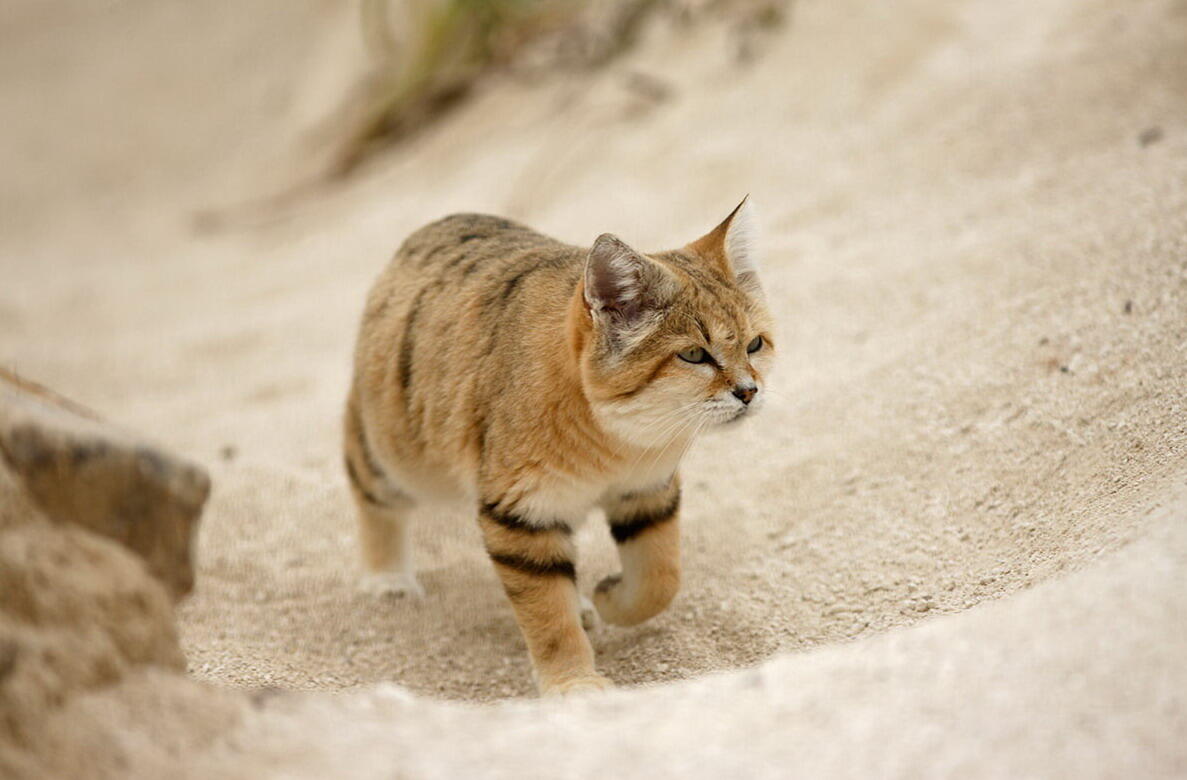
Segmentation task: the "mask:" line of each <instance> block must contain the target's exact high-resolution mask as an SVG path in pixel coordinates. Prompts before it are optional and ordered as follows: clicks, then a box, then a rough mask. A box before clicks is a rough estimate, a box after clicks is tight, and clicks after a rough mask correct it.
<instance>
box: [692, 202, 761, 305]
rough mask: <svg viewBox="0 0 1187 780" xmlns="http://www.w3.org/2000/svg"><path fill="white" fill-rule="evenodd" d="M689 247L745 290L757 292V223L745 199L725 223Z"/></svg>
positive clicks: (752, 208) (752, 210)
mask: <svg viewBox="0 0 1187 780" xmlns="http://www.w3.org/2000/svg"><path fill="white" fill-rule="evenodd" d="M689 247H690V248H691V249H692V250H693V251H695V252H696V253H697V254H698V255H700V256H701V257H703V258H705V259H706V260H708V261H709V262H712V263H716V264H717V266H718V267H719V268H720V269H721V270H722V271H724V272H725V273H727V274H732V275H733V276H734V277H736V278H737V280H738V284H739V285H740V286H741V287H743V288H746V289H751V288H752V289H754V290H758V289H759V281H758V223H757V220H756V218H755V215H754V207H753V206H752V205H751V203H750V196H749V195H747V196H746V197H745V198H743V199H742V202H741V203H739V204H738V205H737V207H736V208H735V209H734V210H733V211H731V212H730V215H729V216H728V217H726V218H725V220H724V221H723V222H722V223H721V224H720V225H718V226H717V227H715V228H713V229H712V230H711V231H709V232H708V233H707V234H705V235H704V236H701V237H700V238H698V239H697V240H696V241H693V242H692V243H691V244H690V245H689Z"/></svg>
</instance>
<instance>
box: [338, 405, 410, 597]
mask: <svg viewBox="0 0 1187 780" xmlns="http://www.w3.org/2000/svg"><path fill="white" fill-rule="evenodd" d="M345 461H346V476H347V479H348V480H349V482H350V492H351V495H353V496H354V500H355V504H356V505H357V506H358V515H359V544H360V547H361V552H362V555H363V566H364V568H365V573H364V575H363V582H362V584H363V588H364V589H365V590H367V591H369V592H371V593H374V594H376V595H394V596H404V595H407V596H413V597H416V598H420V597H423V596H424V588H422V587H421V586H420V583H419V582H418V581H417V579H416V570H415V568H414V567H413V562H412V545H411V539H410V535H411V534H410V528H409V523H408V517H409V515H410V514H411V512H412V508H413V506H414V502H413V500H412V499H411V498H410V497H409V496H407V495H405V494H404V493H402V492H401V491H400V490H398V489H397V488H395V487H394V486H392V484H391V481H390V480H389V479H387V477H386V476H385V475H384V473H383V471H382V469H381V467H380V466H379V464H378V463H376V461H375V457H374V456H373V455H372V454H371V451H370V449H369V448H368V446H367V439H366V436H365V435H364V433H363V430H362V427H361V426H360V425H359V421H358V415H357V413H356V412H355V408H354V406H353V404H352V405H350V406H349V407H348V408H347V413H346V456H345Z"/></svg>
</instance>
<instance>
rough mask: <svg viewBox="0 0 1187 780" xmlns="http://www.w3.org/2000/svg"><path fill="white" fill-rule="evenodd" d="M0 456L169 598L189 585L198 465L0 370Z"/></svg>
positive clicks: (199, 490) (201, 493) (39, 496)
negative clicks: (133, 558) (119, 548)
mask: <svg viewBox="0 0 1187 780" xmlns="http://www.w3.org/2000/svg"><path fill="white" fill-rule="evenodd" d="M0 457H2V458H3V461H4V463H5V464H7V466H8V467H9V468H10V469H11V470H12V472H13V473H14V474H15V475H17V477H18V478H19V480H20V481H21V482H22V484H23V486H24V488H25V490H26V491H27V492H28V494H29V496H30V497H31V498H32V499H33V502H34V503H35V504H36V505H37V506H38V507H39V508H40V509H41V510H42V511H43V512H44V513H45V514H46V515H47V516H48V517H49V518H50V519H51V520H54V521H56V522H59V523H74V524H76V525H79V526H81V527H83V528H86V529H88V530H91V531H94V532H95V533H98V534H101V535H103V536H106V537H108V538H110V539H114V540H116V541H118V542H120V543H121V544H123V545H124V546H126V547H127V548H128V549H130V550H132V551H133V552H135V553H137V554H138V555H140V557H141V558H143V559H144V561H145V563H146V564H147V566H148V569H149V571H150V572H152V574H153V575H154V576H156V577H157V578H158V579H159V580H161V582H163V583H164V584H165V585H166V587H167V588H168V589H169V591H170V593H171V594H172V595H173V597H174V599H179V598H181V597H183V596H185V595H186V594H187V593H189V592H190V590H191V589H192V588H193V584H194V567H193V540H194V536H195V531H196V528H197V523H198V518H199V516H200V515H201V512H202V506H203V504H204V503H205V502H206V497H207V496H208V495H209V493H210V479H209V478H208V477H207V475H206V473H205V471H203V470H202V469H201V468H199V467H198V466H195V465H193V464H190V463H187V462H185V461H183V460H181V459H179V458H177V457H174V456H172V455H169V454H167V453H165V452H163V451H161V450H159V449H157V448H155V447H153V446H151V445H148V444H145V443H143V442H141V441H138V440H136V439H135V438H134V437H132V436H130V435H128V434H125V433H123V432H122V431H119V430H117V429H115V428H113V427H112V426H109V425H107V424H104V423H102V422H100V421H99V420H98V418H97V417H96V416H95V415H94V414H93V413H92V412H90V411H88V410H86V409H84V408H83V407H80V406H78V405H77V404H74V403H72V402H70V401H68V400H66V399H64V398H61V397H60V396H57V395H56V394H54V393H53V392H52V391H50V390H48V389H46V388H43V387H40V386H38V385H35V384H33V383H31V382H28V381H26V380H22V379H19V378H17V377H16V376H14V375H12V374H9V373H7V372H4V371H2V370H0Z"/></svg>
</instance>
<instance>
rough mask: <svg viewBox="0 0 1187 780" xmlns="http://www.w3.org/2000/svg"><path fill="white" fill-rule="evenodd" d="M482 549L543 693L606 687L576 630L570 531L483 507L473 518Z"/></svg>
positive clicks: (586, 642) (579, 630) (577, 616)
mask: <svg viewBox="0 0 1187 780" xmlns="http://www.w3.org/2000/svg"><path fill="white" fill-rule="evenodd" d="M478 522H479V524H480V525H481V527H482V535H483V538H484V539H485V541H486V550H487V552H488V553H489V554H490V558H491V561H492V562H493V563H494V566H495V571H496V572H497V573H498V575H499V578H500V579H501V580H502V582H503V590H504V591H505V592H506V593H507V598H508V599H509V600H510V601H511V606H512V608H513V609H514V610H515V619H516V621H517V622H518V623H519V629H520V631H522V632H523V638H524V641H525V642H527V646H528V654H529V655H530V656H531V659H532V668H533V669H534V670H535V672H536V681H537V683H538V685H539V687H540V692H541V693H543V694H564V693H572V692H576V691H582V690H599V689H602V688H608V687H610V681H609V680H607V679H606V678H604V677H602V676H601V675H599V674H598V673H597V672H596V671H595V670H594V654H593V648H592V647H591V646H590V644H589V637H587V636H586V635H585V630H584V629H583V628H582V627H581V617H580V609H581V607H580V602H579V599H578V597H577V584H576V579H577V573H576V569H575V568H574V566H573V557H574V547H573V539H572V531H571V530H570V528H569V526H568V525H566V524H564V523H556V524H553V525H549V526H543V525H540V524H535V523H529V522H528V521H525V520H523V519H522V518H519V517H517V516H515V515H512V514H508V513H505V512H502V511H500V510H499V509H497V508H496V507H495V506H494V505H491V504H486V505H484V506H483V507H482V508H481V510H480V512H479V515H478Z"/></svg>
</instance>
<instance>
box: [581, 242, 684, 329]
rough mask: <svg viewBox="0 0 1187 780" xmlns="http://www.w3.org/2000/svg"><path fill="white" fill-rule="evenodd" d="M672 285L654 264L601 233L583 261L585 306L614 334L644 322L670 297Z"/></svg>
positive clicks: (666, 275)
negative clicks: (613, 331)
mask: <svg viewBox="0 0 1187 780" xmlns="http://www.w3.org/2000/svg"><path fill="white" fill-rule="evenodd" d="M674 287H675V282H674V280H673V279H672V278H671V276H670V274H669V273H668V272H667V271H665V270H664V269H663V268H662V267H660V266H659V265H658V264H656V263H655V262H653V261H651V260H648V259H647V258H646V257H644V256H643V255H642V254H640V253H639V252H636V251H635V250H634V249H631V248H630V247H629V246H627V245H626V244H625V243H623V241H622V240H620V239H619V238H618V237H617V236H612V235H610V234H609V233H603V234H602V235H600V236H598V240H597V241H595V242H594V245H593V248H592V249H590V250H589V258H588V259H587V260H586V262H585V303H586V306H588V307H589V310H590V313H591V314H592V315H593V316H594V318H595V319H597V320H599V321H602V322H603V323H605V324H606V325H607V326H609V327H610V328H611V329H613V330H615V331H629V330H632V329H635V328H637V327H638V326H639V325H640V324H643V323H644V322H646V321H647V320H648V319H650V317H651V316H652V315H654V314H655V313H656V312H657V311H658V310H659V309H661V308H662V307H663V306H664V304H665V303H666V302H667V301H668V300H669V299H670V298H671V295H672V293H673V292H674Z"/></svg>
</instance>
